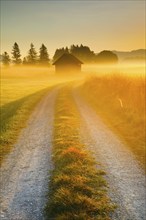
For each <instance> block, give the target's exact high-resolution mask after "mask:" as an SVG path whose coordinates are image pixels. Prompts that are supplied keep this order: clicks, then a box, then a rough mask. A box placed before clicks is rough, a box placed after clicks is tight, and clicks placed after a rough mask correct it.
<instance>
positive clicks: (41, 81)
mask: <svg viewBox="0 0 146 220" xmlns="http://www.w3.org/2000/svg"><path fill="white" fill-rule="evenodd" d="M55 84H56V81H55V79H54V78H53V74H52V72H51V71H50V70H48V68H44V69H43V68H41V69H37V68H33V67H32V68H15V67H11V68H3V69H1V103H0V105H1V106H0V107H1V143H0V145H1V159H0V161H2V159H3V158H4V156H5V155H6V154H7V153H8V152H9V151H10V148H11V147H12V145H13V144H14V142H15V140H16V138H17V137H18V134H19V132H20V130H21V129H22V128H23V127H25V125H26V121H27V119H28V117H29V115H30V113H31V112H32V110H33V109H34V107H35V105H36V104H37V103H38V102H39V100H40V99H41V98H42V97H43V96H44V95H45V94H46V93H47V92H48V91H49V90H50V89H51V87H52V86H53V85H55Z"/></svg>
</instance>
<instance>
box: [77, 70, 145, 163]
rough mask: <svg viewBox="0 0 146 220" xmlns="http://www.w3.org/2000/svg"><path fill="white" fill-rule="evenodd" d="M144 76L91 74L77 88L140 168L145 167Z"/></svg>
mask: <svg viewBox="0 0 146 220" xmlns="http://www.w3.org/2000/svg"><path fill="white" fill-rule="evenodd" d="M145 91H146V85H145V76H144V75H143V74H139V75H138V74H137V75H133V76H131V75H128V74H127V75H125V74H124V75H122V74H113V75H112V74H110V75H104V76H101V75H98V76H97V75H95V76H93V77H89V78H88V79H87V80H86V82H85V83H83V85H82V88H81V93H82V95H83V96H84V97H85V98H86V99H87V100H88V102H89V103H90V105H91V106H92V107H93V108H94V109H95V111H96V112H97V114H99V115H100V116H101V117H102V119H103V120H104V121H105V123H106V124H108V126H110V127H111V128H112V129H113V130H114V132H116V133H117V134H118V135H119V136H120V137H121V139H122V140H123V141H125V142H126V143H127V145H128V146H129V147H130V150H132V151H133V153H134V154H135V156H136V157H137V159H138V160H139V161H140V163H141V164H142V165H145V138H146V136H145V123H146V119H145V100H146V93H145Z"/></svg>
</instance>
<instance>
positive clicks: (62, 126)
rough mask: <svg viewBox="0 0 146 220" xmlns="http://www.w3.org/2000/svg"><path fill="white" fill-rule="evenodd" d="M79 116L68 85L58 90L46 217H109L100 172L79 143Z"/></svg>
mask: <svg viewBox="0 0 146 220" xmlns="http://www.w3.org/2000/svg"><path fill="white" fill-rule="evenodd" d="M79 125H80V116H79V113H78V111H77V108H76V105H75V103H74V101H73V98H72V95H71V91H70V89H69V88H64V89H62V91H61V92H60V94H59V96H58V99H57V102H56V114H55V121H54V143H53V163H54V169H53V171H52V174H51V180H50V186H49V188H50V192H49V196H48V204H47V207H46V215H47V219H55V220H56V219H58V220H59V219H60V220H61V219H63V220H65V219H66V220H77V219H83V220H84V219H89V220H90V219H91V220H93V219H94V220H95V219H109V213H110V212H111V211H113V210H114V206H113V204H111V202H110V200H109V198H108V197H107V195H106V189H107V185H106V182H105V180H104V178H103V175H104V172H103V171H101V170H97V169H96V163H95V160H94V159H93V157H92V155H91V153H90V152H89V151H87V149H86V148H85V146H84V145H83V144H82V143H80V139H79Z"/></svg>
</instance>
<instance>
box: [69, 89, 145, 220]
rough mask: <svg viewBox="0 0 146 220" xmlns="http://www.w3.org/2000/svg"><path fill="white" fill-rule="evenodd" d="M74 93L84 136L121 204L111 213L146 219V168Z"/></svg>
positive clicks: (119, 217) (128, 218) (118, 217)
mask: <svg viewBox="0 0 146 220" xmlns="http://www.w3.org/2000/svg"><path fill="white" fill-rule="evenodd" d="M73 96H74V99H75V102H76V104H77V107H78V109H79V111H80V114H81V117H82V121H83V123H82V125H81V139H82V141H83V142H84V143H85V144H86V145H87V146H88V148H89V149H90V150H91V151H92V152H93V155H94V157H95V158H96V160H97V162H100V163H101V166H100V168H103V169H104V170H105V171H106V173H107V175H106V179H107V182H108V185H109V192H108V193H109V196H110V197H111V199H112V201H113V202H115V203H116V204H117V205H118V208H117V210H116V212H115V213H114V214H113V215H112V216H111V218H112V219H116V220H145V219H146V208H145V207H146V197H145V192H146V191H145V190H146V181H145V180H146V179H145V174H144V171H143V170H141V167H140V166H139V164H138V162H137V161H136V159H135V157H134V156H133V154H132V153H131V151H130V150H128V148H127V147H126V146H125V144H124V143H122V141H121V140H120V139H119V138H118V137H117V136H116V135H115V134H114V133H113V132H112V131H111V130H110V129H109V128H108V127H107V126H106V125H105V124H104V123H103V122H102V120H101V119H100V117H98V116H97V114H96V112H95V111H94V110H93V109H92V108H91V107H90V106H89V105H88V104H87V103H86V101H85V100H83V98H81V97H80V96H79V95H78V92H77V91H76V90H75V91H74V92H73Z"/></svg>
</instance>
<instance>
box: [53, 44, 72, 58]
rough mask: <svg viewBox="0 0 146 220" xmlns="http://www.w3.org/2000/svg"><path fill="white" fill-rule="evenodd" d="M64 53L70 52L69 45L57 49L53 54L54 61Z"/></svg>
mask: <svg viewBox="0 0 146 220" xmlns="http://www.w3.org/2000/svg"><path fill="white" fill-rule="evenodd" d="M64 53H69V49H68V47H66V48H64V47H62V48H60V49H56V51H55V54H54V56H53V62H55V61H56V60H57V59H58V58H59V57H61V56H62V55H63V54H64Z"/></svg>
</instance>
